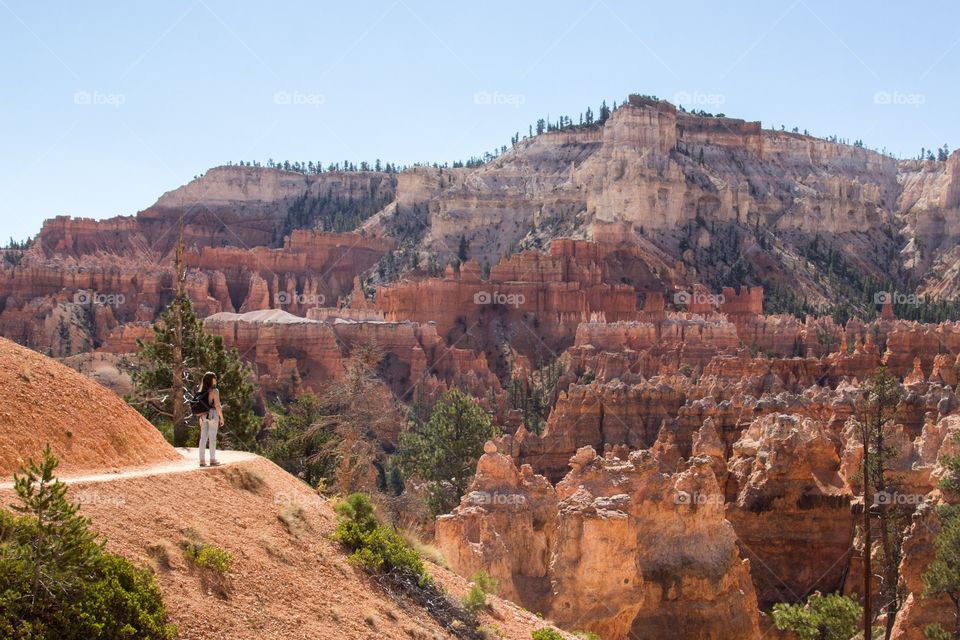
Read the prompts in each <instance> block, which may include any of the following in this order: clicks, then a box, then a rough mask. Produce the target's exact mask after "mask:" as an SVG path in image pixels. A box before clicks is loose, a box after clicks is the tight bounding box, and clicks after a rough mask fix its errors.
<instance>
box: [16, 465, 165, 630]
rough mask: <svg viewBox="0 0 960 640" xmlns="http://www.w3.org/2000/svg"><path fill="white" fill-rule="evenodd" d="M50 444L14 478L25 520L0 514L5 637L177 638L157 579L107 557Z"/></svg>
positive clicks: (20, 511)
mask: <svg viewBox="0 0 960 640" xmlns="http://www.w3.org/2000/svg"><path fill="white" fill-rule="evenodd" d="M56 467H57V461H56V459H55V458H54V457H53V455H52V454H51V452H50V448H49V447H46V448H45V449H44V453H43V459H42V460H41V462H40V463H39V464H37V463H36V462H34V461H33V460H32V459H31V460H29V461H28V462H27V464H26V466H25V467H24V468H23V469H22V470H21V473H22V474H23V475H22V476H19V475H15V476H14V488H15V490H16V493H17V496H18V498H19V504H16V505H12V507H13V509H14V511H16V512H18V513H19V514H20V515H13V514H11V513H9V512H7V511H3V510H0V637H2V638H5V639H9V640H115V639H121V638H122V639H125V640H127V639H129V640H171V639H172V638H174V637H175V636H176V628H175V627H173V626H172V625H170V624H168V623H167V616H166V611H165V609H164V606H163V602H162V600H161V597H160V591H159V589H158V588H157V585H156V582H155V581H154V579H153V576H152V575H151V574H150V573H148V572H147V571H144V570H141V569H138V568H136V567H135V566H134V565H133V564H131V563H130V562H129V561H128V560H126V559H125V558H122V557H120V556H117V555H114V554H111V553H107V552H106V551H104V549H103V543H102V542H101V541H99V540H98V539H97V537H96V535H95V534H94V533H93V532H91V531H90V529H89V521H88V520H87V519H86V518H84V517H82V516H80V515H79V514H78V506H79V505H75V504H70V503H69V502H68V501H67V499H66V493H67V486H66V485H65V484H63V483H62V482H59V481H58V480H56V478H55V477H54V475H53V472H54V470H55V469H56Z"/></svg>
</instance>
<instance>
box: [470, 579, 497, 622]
mask: <svg viewBox="0 0 960 640" xmlns="http://www.w3.org/2000/svg"><path fill="white" fill-rule="evenodd" d="M471 581H472V582H473V586H471V587H470V591H468V592H467V595H466V596H464V598H463V600H461V603H462V604H463V608H464V609H466V610H467V611H469V612H470V613H471V614H473V615H476V614H477V613H478V612H479V611H480V610H481V609H483V608H484V607H485V606H487V595H488V594H494V593H496V592H497V581H496V580H495V579H494V578H491V577H490V574H489V573H487V572H486V571H484V570H483V569H481V570H480V571H477V572H476V573H475V574H473V578H471Z"/></svg>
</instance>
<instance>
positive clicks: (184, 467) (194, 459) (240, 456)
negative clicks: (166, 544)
mask: <svg viewBox="0 0 960 640" xmlns="http://www.w3.org/2000/svg"><path fill="white" fill-rule="evenodd" d="M176 451H177V453H179V454H180V455H181V456H182V458H183V459H182V460H178V461H176V462H159V463H157V464H151V465H146V466H142V467H128V468H125V469H118V470H116V471H109V472H105V473H95V474H85V475H84V474H81V475H59V474H58V475H57V479H58V480H60V481H61V482H64V483H65V484H78V483H88V482H110V481H111V480H123V479H126V478H141V477H146V476H159V475H164V474H168V473H188V472H190V471H198V472H200V471H205V470H206V469H210V468H212V467H201V466H200V456H199V451H198V449H197V448H196V447H191V448H188V447H181V448H179V449H177V450H176ZM256 458H257V455H256V454H253V453H247V452H246V451H217V460H218V461H219V462H220V464H221V465H229V464H236V463H237V462H243V461H245V460H254V459H256ZM12 488H13V482H0V490H3V489H12Z"/></svg>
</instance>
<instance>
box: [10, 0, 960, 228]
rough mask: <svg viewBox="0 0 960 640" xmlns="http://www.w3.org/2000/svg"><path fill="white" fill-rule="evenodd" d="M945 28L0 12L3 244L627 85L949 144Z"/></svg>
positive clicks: (834, 13)
mask: <svg viewBox="0 0 960 640" xmlns="http://www.w3.org/2000/svg"><path fill="white" fill-rule="evenodd" d="M958 23H960V7H958V5H957V4H956V3H953V2H940V3H934V2H928V3H920V4H916V3H914V4H911V3H893V2H881V3H878V2H852V1H849V2H848V1H844V2H837V1H836V0H831V1H825V2H820V1H815V0H797V1H795V2H788V1H785V2H770V1H765V2H736V3H727V2H716V1H715V0H714V1H711V2H695V1H694V2H684V3H670V2H655V3H654V2H619V1H616V0H596V1H592V0H581V1H580V2H564V1H554V2H522V1H520V2H518V1H516V0H514V1H511V2H490V1H487V2H473V3H460V2H449V1H445V2H439V1H438V2H420V1H417V0H395V1H394V0H385V1H351V2H296V1H290V0H288V1H285V2H262V1H261V2H227V1H226V0H164V1H163V2H155V3H146V2H111V1H98V2H82V1H78V2H66V1H62V2H59V3H54V2H30V1H29V0H0V52H2V56H0V78H2V85H0V91H2V100H0V123H2V124H0V136H2V137H0V140H2V145H3V154H2V155H3V160H2V161H0V162H2V165H0V194H2V197H0V220H2V221H3V229H2V230H0V236H2V238H3V239H6V238H8V237H10V236H14V237H17V238H22V237H26V236H28V235H33V234H34V233H35V232H36V231H37V230H38V229H39V227H40V224H41V222H42V220H43V219H44V218H47V217H51V216H54V215H57V214H70V215H75V216H89V217H97V218H101V217H108V216H113V215H118V214H132V213H135V212H136V211H138V210H139V209H143V208H145V207H147V206H149V205H150V204H152V203H153V202H154V200H155V199H156V198H157V197H158V196H159V195H160V194H161V193H163V192H164V191H167V190H169V189H172V188H175V187H177V186H179V185H181V184H184V183H186V182H188V181H189V180H190V179H191V178H192V177H193V176H194V175H195V174H198V173H201V172H203V171H204V170H205V169H207V168H208V167H210V166H214V165H217V164H222V163H225V162H227V161H229V160H234V161H236V160H240V159H244V160H253V159H258V160H262V161H266V160H267V159H268V158H271V157H272V158H275V159H289V160H291V161H293V160H298V159H299V160H311V159H319V160H322V161H323V162H324V163H325V164H326V163H328V162H331V161H336V160H343V159H350V160H353V161H359V160H364V159H366V160H369V161H371V162H372V161H373V160H374V159H376V158H382V159H383V160H385V161H393V162H398V163H412V162H416V161H431V162H432V161H438V162H444V161H452V160H455V159H461V158H466V157H469V156H470V155H471V154H480V153H482V152H483V151H486V150H490V149H493V148H494V147H498V146H500V145H501V144H509V140H510V136H511V135H513V134H514V133H515V132H517V131H520V132H521V133H525V132H526V130H527V126H528V124H530V123H532V122H534V121H535V120H536V119H537V118H538V117H541V116H546V115H550V116H551V117H556V116H557V115H560V114H565V115H571V116H572V117H573V118H574V119H577V118H578V116H579V113H580V112H581V111H582V110H583V109H584V108H585V106H587V105H588V104H589V105H593V106H594V111H596V105H598V104H599V103H600V101H601V100H602V99H606V100H608V101H611V100H614V99H617V100H621V99H623V98H624V97H626V96H627V94H629V93H631V92H636V93H647V94H654V95H657V96H659V97H661V98H666V99H669V100H673V99H674V97H675V96H677V94H681V95H683V94H686V95H688V96H690V98H689V99H690V100H691V101H692V100H699V101H700V102H699V104H692V105H690V106H693V107H700V108H704V109H706V110H708V111H713V112H717V111H723V112H724V113H726V114H727V115H731V116H736V117H742V118H746V119H754V120H761V121H762V122H763V123H764V126H767V127H770V126H774V127H779V125H780V124H781V123H782V124H785V125H787V127H788V128H792V127H793V126H799V127H800V128H801V130H802V129H804V128H806V129H809V130H810V132H811V133H813V134H815V135H829V134H834V133H835V134H837V135H839V136H841V137H847V138H850V139H851V140H853V139H856V138H862V139H863V140H864V142H865V143H866V144H867V145H868V146H873V147H877V148H881V147H886V148H887V149H888V150H891V151H893V152H894V153H896V154H899V155H901V156H905V157H909V156H914V155H916V154H917V153H918V152H919V149H920V148H921V147H922V146H925V147H928V148H929V147H932V146H933V147H939V146H940V145H942V144H944V143H947V144H949V145H950V148H951V149H953V148H954V147H955V146H956V145H958V144H960V135H958V133H960V132H958V126H960V125H958V118H957V112H958V110H957V98H958V94H960V83H958V82H957V80H958V74H957V69H958V66H960V32H958V31H957V24H958ZM878 93H879V94H881V98H880V99H879V100H878V99H877V97H876V96H877V95H878ZM278 94H279V100H278ZM478 94H480V99H479V100H478V99H477V95H478ZM486 96H489V97H490V99H489V100H485V97H486ZM287 98H289V99H288V100H287ZM284 101H286V102H289V104H284ZM278 102H279V103H278ZM485 102H488V103H485ZM878 102H879V103H878Z"/></svg>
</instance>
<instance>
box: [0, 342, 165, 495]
mask: <svg viewBox="0 0 960 640" xmlns="http://www.w3.org/2000/svg"><path fill="white" fill-rule="evenodd" d="M47 442H49V443H50V446H51V447H52V448H53V451H54V453H55V454H56V456H57V457H58V458H59V459H60V468H59V470H58V473H59V474H61V475H66V474H73V473H77V472H81V471H92V470H96V471H100V472H104V471H109V470H111V469H115V468H119V467H132V466H138V465H145V464H155V463H159V462H166V461H174V462H175V461H178V460H180V455H179V454H178V453H177V452H176V450H175V449H174V448H173V447H171V446H170V445H169V444H167V442H166V441H165V440H164V439H163V437H162V436H161V435H160V432H159V431H157V430H156V429H155V428H154V427H153V425H151V424H150V423H149V422H147V421H146V420H145V419H144V418H143V416H141V415H140V414H139V413H137V412H136V411H135V410H133V409H132V408H131V407H130V406H129V405H127V403H125V402H124V401H123V400H122V399H121V398H120V397H119V396H117V395H116V394H115V393H113V392H112V391H110V390H108V389H106V388H104V387H102V386H100V385H99V384H97V383H96V382H93V381H92V380H90V379H89V378H87V377H85V376H83V375H81V374H79V373H77V372H76V371H73V370H71V369H69V368H67V367H65V366H63V365H62V364H60V363H58V362H56V361H55V360H51V359H50V358H47V357H44V356H42V355H40V354H39V353H36V352H35V351H31V350H30V349H27V348H25V347H21V346H20V345H18V344H16V343H14V342H11V341H9V340H6V339H4V338H0V477H2V478H3V479H4V480H9V476H10V475H11V474H12V473H13V472H14V471H16V470H17V469H18V468H19V467H20V465H21V464H22V463H23V462H24V461H25V460H26V459H27V458H28V457H30V456H33V457H35V458H36V457H38V454H39V453H40V451H41V450H42V449H43V445H44V444H45V443H47Z"/></svg>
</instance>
